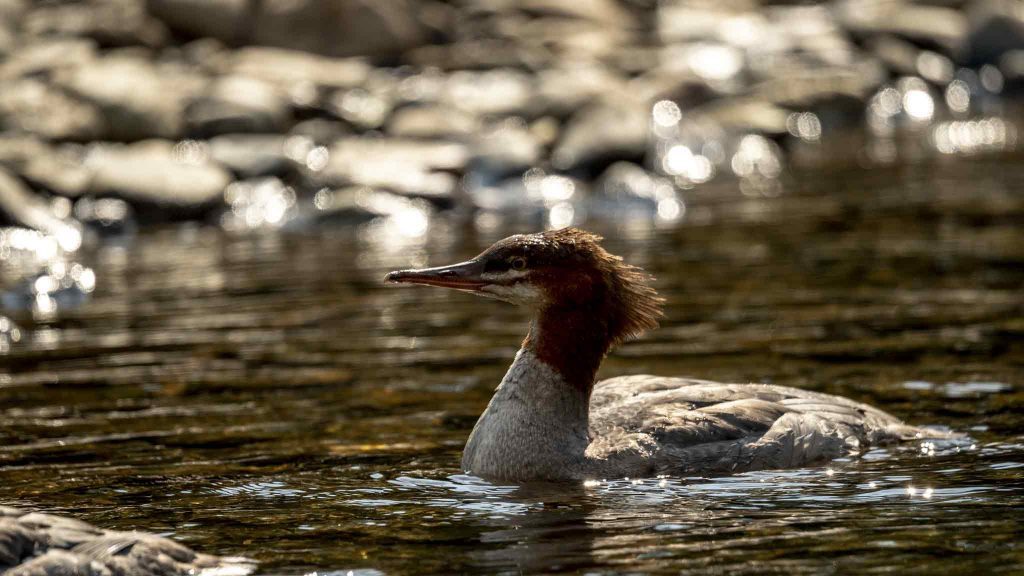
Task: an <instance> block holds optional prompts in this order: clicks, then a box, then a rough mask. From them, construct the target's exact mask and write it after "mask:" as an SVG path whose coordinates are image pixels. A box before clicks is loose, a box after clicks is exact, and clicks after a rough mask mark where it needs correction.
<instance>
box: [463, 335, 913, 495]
mask: <svg viewBox="0 0 1024 576" xmlns="http://www.w3.org/2000/svg"><path fill="white" fill-rule="evenodd" d="M925 434H926V433H925V431H924V430H922V429H920V428H916V427H913V426H908V425H906V424H904V423H903V422H901V421H900V420H899V419H897V418H895V417H893V416H891V415H889V414H887V413H885V412H883V411H881V410H878V409H877V408H873V407H871V406H868V405H866V404H861V403H858V402H854V401H852V400H849V399H847V398H842V397H838V396H832V395H829V394H821V393H818V392H811V391H807V390H800V389H796V388H788V387H785V386H775V385H770V384H722V383H718V382H709V381H705V380H691V379H685V378H666V377H660V376H623V377H619V378H612V379H609V380H603V381H601V382H598V383H597V384H595V385H594V388H593V392H592V394H591V395H590V398H587V395H586V393H585V392H584V391H582V390H579V389H577V388H574V387H572V386H569V385H567V384H566V383H565V382H564V381H562V379H561V376H560V375H559V374H558V373H557V372H556V371H555V370H553V369H552V368H551V367H549V366H547V365H546V364H544V363H543V362H541V361H539V360H538V359H537V358H536V356H534V355H533V354H532V353H531V352H530V351H529V350H521V351H520V352H519V354H518V355H517V356H516V360H515V362H513V364H512V367H511V368H510V369H509V371H508V373H507V374H506V375H505V378H504V379H503V380H502V382H501V385H500V386H499V387H498V389H497V391H496V392H495V394H494V398H493V399H492V400H491V403H490V404H489V405H488V407H487V410H486V411H485V412H484V414H483V415H482V416H481V417H480V420H479V421H478V422H477V425H476V427H475V428H474V429H473V433H472V434H471V435H470V438H469V441H468V443H467V444H466V450H465V452H464V454H463V459H462V465H463V468H464V469H466V470H467V471H469V472H471V473H473V474H477V475H480V476H483V477H493V478H501V479H508V480H527V479H585V478H621V477H650V476H655V475H659V474H670V475H691V474H692V475H714V474H731V473H738V472H745V471H750V470H762V469H770V468H789V467H798V466H804V465H808V464H813V463H817V462H822V461H826V460H828V459H831V458H836V457H839V456H842V455H844V454H847V453H850V452H854V451H858V450H862V449H864V448H866V447H867V446H869V445H872V444H881V443H887V442H894V441H898V440H905V439H910V438H914V437H921V436H923V435H925Z"/></svg>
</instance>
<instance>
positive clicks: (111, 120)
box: [56, 54, 206, 141]
mask: <svg viewBox="0 0 1024 576" xmlns="http://www.w3.org/2000/svg"><path fill="white" fill-rule="evenodd" d="M56 80H57V83H58V84H59V85H60V86H61V87H62V88H64V89H66V90H68V91H69V92H71V93H72V94H74V95H76V96H78V97H79V98H82V99H83V100H85V101H87V102H90V103H92V104H95V105H96V106H98V107H99V109H100V110H101V111H102V113H103V115H104V117H105V119H106V126H105V133H106V136H107V138H109V139H112V140H128V141H131V140H139V139H143V138H148V137H154V136H156V137H164V138H174V137H177V136H178V135H179V134H181V132H182V129H183V127H184V124H185V106H186V104H187V103H188V102H189V101H190V100H191V99H193V98H195V97H196V95H197V94H199V92H200V90H202V89H203V87H204V86H205V85H206V80H205V79H204V78H203V77H202V76H199V75H198V74H196V73H195V72H192V71H187V70H185V69H184V68H181V67H175V66H171V65H162V66H157V65H154V64H153V63H152V62H150V61H149V60H148V59H145V58H143V57H140V56H136V55H132V54H114V55H109V56H106V57H104V58H101V59H99V60H96V61H95V62H91V63H88V64H85V65H83V66H80V67H77V68H74V69H73V70H67V71H64V72H62V73H61V74H58V75H57V76H56Z"/></svg>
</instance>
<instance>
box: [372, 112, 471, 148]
mask: <svg viewBox="0 0 1024 576" xmlns="http://www.w3.org/2000/svg"><path fill="white" fill-rule="evenodd" d="M479 129H480V122H479V120H478V119H477V118H476V117H475V116H473V115H472V114H468V113H466V112H463V111H462V110H458V109H455V108H450V107H448V106H444V105H424V106H406V107H403V108H399V109H398V110H396V111H395V113H394V114H392V115H391V118H390V119H389V120H388V124H387V127H386V128H385V129H384V131H385V132H386V133H387V134H389V135H391V136H396V137H402V138H424V139H435V140H436V139H445V138H466V137H469V136H471V135H472V134H475V133H476V132H477V131H478V130H479Z"/></svg>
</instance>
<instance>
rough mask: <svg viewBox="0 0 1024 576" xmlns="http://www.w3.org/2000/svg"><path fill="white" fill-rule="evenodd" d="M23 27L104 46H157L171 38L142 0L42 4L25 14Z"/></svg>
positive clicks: (30, 32) (97, 0)
mask: <svg viewBox="0 0 1024 576" xmlns="http://www.w3.org/2000/svg"><path fill="white" fill-rule="evenodd" d="M24 28H25V31H26V32H28V33H29V34H32V35H40V36H44V35H45V36H78V37H87V38H93V39H95V40H96V41H98V42H99V43H100V44H103V45H105V46H135V45H141V46H148V47H151V48H159V47H161V46H164V45H165V44H166V43H167V40H168V39H169V37H170V34H169V33H168V30H167V27H166V26H164V25H163V23H162V22H160V21H159V20H157V19H156V18H153V17H152V16H150V15H149V14H148V13H147V12H146V7H145V2H144V0H87V1H85V2H81V3H70V4H58V5H43V6H39V7H37V8H34V9H33V10H32V11H31V12H30V13H29V14H28V15H27V16H26V17H25V20H24Z"/></svg>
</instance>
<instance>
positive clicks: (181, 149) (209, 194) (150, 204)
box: [86, 140, 231, 218]
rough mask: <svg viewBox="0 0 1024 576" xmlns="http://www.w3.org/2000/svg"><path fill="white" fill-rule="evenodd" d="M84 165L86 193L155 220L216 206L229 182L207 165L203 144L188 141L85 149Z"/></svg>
mask: <svg viewBox="0 0 1024 576" xmlns="http://www.w3.org/2000/svg"><path fill="white" fill-rule="evenodd" d="M86 166H87V167H88V168H90V169H91V170H92V172H93V179H92V182H91V183H90V186H89V192H90V193H92V194H96V195H101V196H102V195H113V196H116V197H119V198H122V199H124V200H127V201H128V202H129V203H131V204H132V205H133V206H134V207H136V209H138V210H140V211H141V212H143V213H145V214H146V215H151V216H155V217H157V218H167V217H189V216H198V215H201V214H203V213H205V212H206V211H208V210H209V209H210V208H212V207H215V206H217V205H219V204H220V202H221V195H222V193H223V192H224V189H225V188H226V187H227V185H228V184H229V183H231V176H230V174H228V172H227V171H226V170H224V169H223V168H221V167H220V166H218V165H216V164H214V163H212V162H210V161H209V157H208V151H207V149H206V146H205V145H204V144H202V143H199V142H196V141H194V140H186V141H183V142H180V143H178V144H174V143H171V142H168V141H165V140H149V141H144V142H139V143H137V144H131V145H121V146H98V147H96V148H94V149H92V150H90V151H89V154H88V155H87V157H86Z"/></svg>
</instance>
